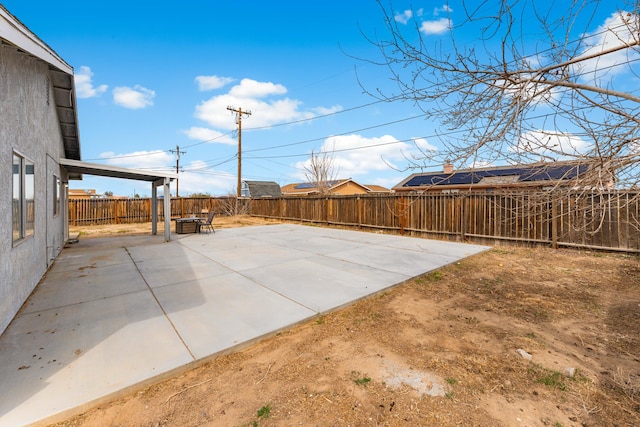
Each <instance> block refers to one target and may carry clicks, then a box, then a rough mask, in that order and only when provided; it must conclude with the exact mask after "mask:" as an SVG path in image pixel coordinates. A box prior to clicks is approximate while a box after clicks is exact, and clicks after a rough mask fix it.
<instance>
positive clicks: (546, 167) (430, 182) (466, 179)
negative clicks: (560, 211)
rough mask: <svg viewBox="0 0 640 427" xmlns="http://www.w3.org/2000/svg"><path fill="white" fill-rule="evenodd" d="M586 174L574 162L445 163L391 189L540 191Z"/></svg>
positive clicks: (572, 183)
mask: <svg viewBox="0 0 640 427" xmlns="http://www.w3.org/2000/svg"><path fill="white" fill-rule="evenodd" d="M588 171H589V166H588V165H586V164H580V163H576V162H549V163H544V162H542V163H534V164H528V165H516V166H499V167H490V168H476V169H463V170H457V171H454V170H453V166H452V165H449V164H447V165H445V167H444V170H443V172H431V173H415V174H413V175H411V176H410V177H408V178H406V179H405V180H403V181H402V182H400V183H399V184H398V185H396V186H395V187H393V190H394V191H396V192H398V193H402V192H410V191H420V192H439V193H457V192H461V191H486V192H493V191H497V190H529V191H533V190H544V189H551V188H556V187H558V186H560V187H567V186H575V185H576V183H577V180H578V179H579V178H580V177H582V176H584V175H585V174H586V173H587V172H588ZM610 185H612V183H611V184H610Z"/></svg>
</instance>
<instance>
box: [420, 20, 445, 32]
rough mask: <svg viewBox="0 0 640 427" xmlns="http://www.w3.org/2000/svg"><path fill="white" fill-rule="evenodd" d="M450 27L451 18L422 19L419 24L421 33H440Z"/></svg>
mask: <svg viewBox="0 0 640 427" xmlns="http://www.w3.org/2000/svg"><path fill="white" fill-rule="evenodd" d="M450 28H451V20H449V18H440V19H438V20H435V21H424V22H423V23H422V25H420V32H421V33H423V34H427V35H430V34H442V33H444V32H446V31H448V30H449V29H450Z"/></svg>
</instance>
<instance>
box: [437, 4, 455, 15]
mask: <svg viewBox="0 0 640 427" xmlns="http://www.w3.org/2000/svg"><path fill="white" fill-rule="evenodd" d="M442 12H445V13H451V12H453V9H451V8H450V7H449V5H447V4H443V5H442V7H435V8H434V9H433V15H434V16H438V15H440V14H441V13H442Z"/></svg>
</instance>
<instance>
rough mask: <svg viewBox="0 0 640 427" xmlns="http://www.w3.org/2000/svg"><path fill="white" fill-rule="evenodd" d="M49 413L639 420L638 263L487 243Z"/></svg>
mask: <svg viewBox="0 0 640 427" xmlns="http://www.w3.org/2000/svg"><path fill="white" fill-rule="evenodd" d="M261 222H262V221H260V220H256V219H251V218H239V219H224V218H222V219H216V221H215V223H214V224H215V226H216V228H223V227H227V226H237V225H245V224H257V223H261ZM147 227H148V229H150V225H147ZM107 228H109V229H108V230H107ZM145 230H146V229H145ZM133 231H135V230H129V229H127V227H124V226H117V227H102V229H101V230H97V228H96V229H94V228H90V229H83V230H82V236H84V237H82V236H81V238H86V237H87V236H96V235H105V233H106V234H113V233H129V232H133ZM138 231H139V230H138ZM59 425H64V426H107V425H108V426H153V427H155V426H201V425H202V426H294V425H305V426H407V425H411V426H554V427H560V426H565V427H566V426H640V260H639V258H638V257H636V256H628V255H620V254H610V253H598V252H582V251H576V250H551V249H524V248H509V247H500V248H496V249H493V250H491V251H489V252H486V253H484V254H481V255H478V256H475V257H473V258H469V259H466V260H463V261H461V262H459V263H456V264H453V265H450V266H448V267H446V268H443V269H441V270H438V271H433V272H431V273H429V274H426V275H425V276H423V277H420V278H417V279H415V280H412V281H410V282H408V283H406V284H403V285H401V286H398V287H396V288H394V289H391V290H389V291H388V292H386V293H383V294H380V295H377V296H374V297H371V298H369V299H366V300H363V301H360V302H358V303H356V304H354V305H352V306H350V307H348V308H345V309H342V310H339V311H336V312H333V313H330V314H326V315H324V316H321V317H318V318H316V319H314V320H311V321H309V322H307V323H305V324H302V325H299V326H297V327H294V328H292V329H290V330H286V331H283V332H280V333H278V334H277V335H274V336H272V337H269V338H266V339H264V340H263V341H261V342H259V343H257V344H254V345H252V346H250V347H248V348H245V349H243V350H241V351H238V352H236V353H232V354H227V355H222V356H219V357H217V358H215V359H212V360H210V361H207V362H206V363H204V364H202V365H201V366H198V367H196V368H193V369H191V370H188V371H186V372H183V373H182V374H180V375H178V376H176V377H174V378H170V379H167V380H164V381H161V382H158V383H156V384H154V385H152V386H150V387H147V388H143V389H140V390H135V391H133V392H132V393H131V394H129V395H127V396H124V397H122V398H119V399H116V400H114V401H112V402H109V403H107V404H104V405H102V406H100V407H97V408H94V409H92V410H90V411H88V412H86V413H84V414H82V415H80V416H77V417H75V418H73V419H69V420H67V421H65V422H63V423H60V424H59Z"/></svg>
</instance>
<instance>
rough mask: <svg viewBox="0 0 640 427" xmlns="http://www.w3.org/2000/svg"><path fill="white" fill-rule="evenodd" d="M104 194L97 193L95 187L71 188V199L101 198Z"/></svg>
mask: <svg viewBox="0 0 640 427" xmlns="http://www.w3.org/2000/svg"><path fill="white" fill-rule="evenodd" d="M100 198H102V194H98V193H96V190H94V189H88V190H73V189H69V200H74V199H100Z"/></svg>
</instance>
